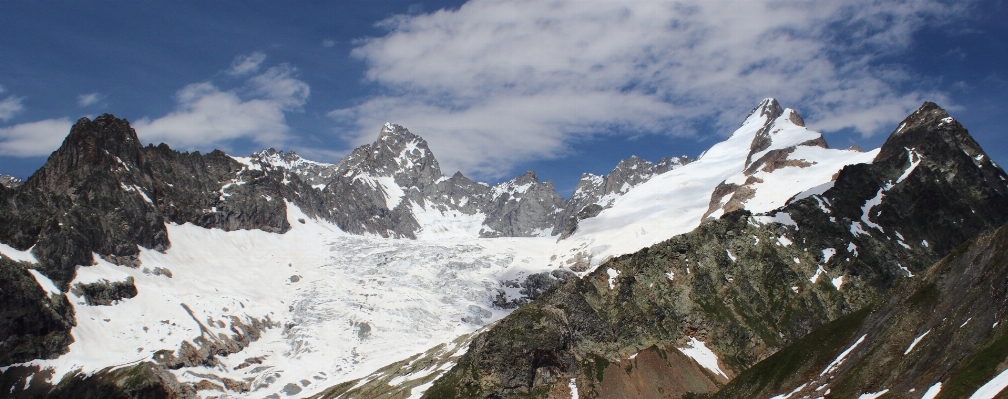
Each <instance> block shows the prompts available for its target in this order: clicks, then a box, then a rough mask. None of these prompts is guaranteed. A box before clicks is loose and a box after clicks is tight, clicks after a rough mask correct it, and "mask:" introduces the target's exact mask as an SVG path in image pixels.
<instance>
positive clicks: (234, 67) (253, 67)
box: [227, 51, 266, 76]
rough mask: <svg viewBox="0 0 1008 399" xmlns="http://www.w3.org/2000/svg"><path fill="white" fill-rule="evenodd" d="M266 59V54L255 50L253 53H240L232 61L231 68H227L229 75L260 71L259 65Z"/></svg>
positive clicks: (242, 74)
mask: <svg viewBox="0 0 1008 399" xmlns="http://www.w3.org/2000/svg"><path fill="white" fill-rule="evenodd" d="M263 61H266V54H265V53H262V52H258V51H257V52H254V53H252V54H245V55H239V56H237V57H235V59H234V62H232V63H231V69H228V70H227V73H228V75H231V76H244V75H247V74H250V73H254V72H257V71H259V66H260V65H262V63H263Z"/></svg>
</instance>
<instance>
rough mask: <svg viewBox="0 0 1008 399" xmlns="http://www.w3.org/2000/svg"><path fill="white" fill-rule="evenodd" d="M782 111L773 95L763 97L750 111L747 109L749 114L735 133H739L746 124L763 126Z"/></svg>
mask: <svg viewBox="0 0 1008 399" xmlns="http://www.w3.org/2000/svg"><path fill="white" fill-rule="evenodd" d="M783 113H784V109H783V108H781V106H780V104H779V103H777V99H775V98H773V97H767V98H765V99H763V101H761V102H760V103H759V105H757V106H756V107H755V108H753V109H752V111H749V115H748V116H746V119H745V121H743V122H742V125H741V126H739V130H736V131H735V133H736V134H737V133H739V132H740V131H743V130H745V129H742V128H743V127H746V126H763V125H765V124H767V123H768V122H770V121H773V120H775V119H777V117H779V116H781V114H783Z"/></svg>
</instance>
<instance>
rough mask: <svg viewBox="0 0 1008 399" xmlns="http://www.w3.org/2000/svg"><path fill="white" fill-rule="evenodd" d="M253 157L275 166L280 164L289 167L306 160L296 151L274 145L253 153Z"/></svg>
mask: <svg viewBox="0 0 1008 399" xmlns="http://www.w3.org/2000/svg"><path fill="white" fill-rule="evenodd" d="M251 158H252V159H255V160H258V161H260V162H263V163H265V164H268V165H271V166H274V167H276V166H280V167H286V168H288V169H290V168H291V167H293V166H296V165H299V164H301V163H303V162H305V160H304V158H301V156H299V155H298V154H297V153H295V152H294V151H291V152H284V151H283V150H277V149H276V148H273V147H270V148H267V149H265V150H262V151H259V152H257V153H255V154H252V157H251Z"/></svg>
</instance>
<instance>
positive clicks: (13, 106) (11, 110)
mask: <svg viewBox="0 0 1008 399" xmlns="http://www.w3.org/2000/svg"><path fill="white" fill-rule="evenodd" d="M0 89H2V88H0ZM0 93H2V91H0ZM21 100H22V98H21V97H14V96H9V97H7V98H5V99H3V100H2V101H0V120H2V121H5V122H6V121H7V120H9V119H10V118H12V117H14V115H17V114H18V113H19V112H21V111H24V106H23V105H21Z"/></svg>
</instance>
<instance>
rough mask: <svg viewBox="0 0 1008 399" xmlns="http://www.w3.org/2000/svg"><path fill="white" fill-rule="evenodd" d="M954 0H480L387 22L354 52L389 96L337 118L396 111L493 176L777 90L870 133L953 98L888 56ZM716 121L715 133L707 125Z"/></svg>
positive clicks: (786, 99) (464, 166) (672, 130)
mask: <svg viewBox="0 0 1008 399" xmlns="http://www.w3.org/2000/svg"><path fill="white" fill-rule="evenodd" d="M955 7H959V6H958V5H952V6H950V5H945V4H942V3H939V2H933V1H928V0H920V1H903V2H881V1H872V0H864V1H855V2H825V3H823V2H819V3H814V4H813V3H808V2H801V1H778V2H738V1H726V2H710V1H700V0H692V1H676V2H671V1H669V2H666V1H648V2H642V1H629V2H585V1H578V0H558V1H550V2H543V1H525V0H514V1H499V0H473V1H470V2H468V3H466V4H465V5H463V6H462V7H460V8H459V9H457V10H441V11H437V12H434V13H427V14H419V15H400V16H396V17H393V18H390V19H388V20H386V21H383V22H381V23H380V26H382V27H385V28H387V29H388V30H389V33H388V34H387V35H385V36H382V37H377V38H371V39H367V40H364V41H362V42H361V44H360V45H359V46H358V47H357V48H356V49H355V50H354V51H353V55H354V56H356V57H358V58H359V59H361V60H363V61H364V62H365V63H366V64H367V67H368V69H367V72H366V78H367V79H368V80H369V81H372V82H374V83H377V84H378V85H380V86H381V87H383V88H385V89H386V90H385V93H386V94H383V95H378V96H375V97H372V98H370V99H368V100H367V101H364V102H363V103H361V104H359V105H357V106H354V107H350V108H345V109H338V110H334V111H332V112H331V113H330V115H331V116H332V117H334V118H336V120H338V121H339V122H340V124H342V125H343V126H344V127H345V128H347V129H349V131H350V132H352V133H350V136H349V140H350V141H351V142H352V144H355V145H356V144H362V143H367V142H370V141H372V140H373V139H374V136H375V134H376V131H377V130H378V128H379V127H380V126H381V123H382V122H385V121H392V122H396V123H400V124H403V125H404V126H406V127H408V128H410V130H412V131H414V132H415V133H417V134H420V135H423V136H424V137H426V138H427V139H428V141H429V142H430V145H431V147H432V149H433V150H434V151H435V152H437V154H438V157H439V160H440V161H441V163H442V165H443V166H445V168H446V169H447V170H454V169H460V170H463V171H465V172H467V173H473V174H474V175H476V176H477V177H483V178H496V177H501V176H503V175H506V174H507V173H509V171H510V168H511V167H512V166H513V165H515V164H516V163H519V162H522V161H527V160H530V159H539V158H543V157H547V158H548V157H554V156H560V155H562V154H563V153H564V151H565V150H566V149H567V148H568V147H569V146H570V144H571V143H572V142H575V141H577V140H580V139H584V138H587V137H591V136H593V135H598V134H613V133H614V132H621V133H627V134H642V133H644V134H648V133H651V134H675V135H696V134H721V135H726V134H728V133H730V131H731V130H732V129H733V128H734V127H736V126H737V125H738V123H740V122H741V119H742V118H743V117H744V116H745V113H746V112H747V111H748V110H749V109H750V108H751V107H752V106H754V105H755V104H756V103H757V102H758V101H759V100H761V99H762V98H764V97H769V96H772V97H777V98H778V99H779V100H780V101H781V103H782V105H784V106H786V107H792V108H795V109H797V110H798V111H799V112H800V113H801V114H802V115H803V116H804V117H805V119H806V121H807V122H809V125H810V126H811V127H812V128H817V129H824V130H838V129H843V128H853V129H856V130H857V131H859V132H861V133H862V134H863V135H866V136H867V135H872V134H875V133H878V132H880V131H883V130H885V129H888V128H890V127H891V125H893V124H894V123H895V122H896V121H898V120H899V119H901V118H902V117H903V116H905V114H906V113H907V112H909V111H910V110H912V109H914V108H916V107H917V106H919V105H920V103H921V102H922V101H923V100H925V99H938V100H944V99H945V98H944V97H943V96H942V95H941V93H933V92H927V91H924V89H915V88H914V86H913V85H908V84H906V83H907V82H908V81H909V80H910V79H911V78H912V76H910V75H909V74H908V73H907V72H906V71H905V70H904V69H903V68H901V67H900V66H899V65H892V64H891V63H890V64H886V63H884V62H882V61H881V60H882V58H883V57H889V56H892V55H894V54H899V53H900V52H901V51H905V50H906V48H907V47H908V46H909V45H910V44H911V41H912V38H913V34H914V32H916V31H917V30H918V29H919V28H920V27H921V26H923V25H924V24H925V23H927V24H936V23H947V22H941V21H950V20H952V19H953V18H954V17H955V15H957V14H958V13H959V12H960V10H958V9H956V8H955ZM936 16H941V18H940V19H938V18H934V17H936ZM907 87H909V88H907ZM711 121H713V125H714V126H715V128H716V130H717V132H716V133H715V132H709V131H697V130H695V128H694V127H695V126H698V125H708V124H710V123H711Z"/></svg>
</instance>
